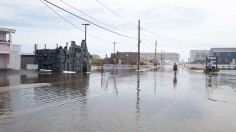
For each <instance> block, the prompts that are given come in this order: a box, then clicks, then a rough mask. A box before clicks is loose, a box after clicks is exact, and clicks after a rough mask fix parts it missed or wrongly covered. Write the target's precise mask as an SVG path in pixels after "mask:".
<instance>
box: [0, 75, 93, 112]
mask: <svg viewBox="0 0 236 132" xmlns="http://www.w3.org/2000/svg"><path fill="white" fill-rule="evenodd" d="M1 77H2V76H1ZM2 78H3V77H2ZM5 78H8V79H9V82H10V83H9V84H10V86H11V85H19V84H29V83H50V84H51V86H37V87H32V88H27V85H25V87H22V88H21V89H18V90H11V91H4V92H0V115H5V114H9V113H11V112H17V111H18V112H19V111H24V110H27V109H32V108H35V107H41V106H45V105H47V104H51V103H53V105H55V106H56V104H57V103H58V104H63V103H66V102H73V101H74V100H76V99H79V100H78V101H80V102H81V104H82V106H83V107H82V109H81V110H82V111H86V109H87V108H86V104H87V100H86V98H87V94H88V92H89V90H88V89H89V81H90V79H89V78H90V74H80V73H78V74H77V73H76V74H60V73H53V74H30V75H17V76H5ZM1 80H2V79H1ZM13 82H14V83H13ZM1 84H3V83H1ZM4 85H5V84H4ZM54 102H55V103H54ZM83 108H84V110H83Z"/></svg>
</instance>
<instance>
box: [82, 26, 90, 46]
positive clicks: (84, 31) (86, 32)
mask: <svg viewBox="0 0 236 132" xmlns="http://www.w3.org/2000/svg"><path fill="white" fill-rule="evenodd" d="M82 25H84V27H85V30H84V32H85V43H86V44H87V41H86V35H87V26H88V25H89V24H88V23H86V24H82Z"/></svg>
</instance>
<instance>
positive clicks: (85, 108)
mask: <svg viewBox="0 0 236 132" xmlns="http://www.w3.org/2000/svg"><path fill="white" fill-rule="evenodd" d="M235 90H236V72H235V71H221V72H219V73H218V74H217V75H212V77H208V76H207V75H206V74H204V73H203V71H189V70H186V69H184V68H182V69H181V68H179V70H178V71H177V74H176V75H174V73H173V71H172V67H170V66H169V67H168V66H165V67H161V68H159V69H151V70H148V71H143V72H136V71H127V72H125V73H124V72H122V73H121V72H120V73H119V72H117V73H116V74H114V75H112V76H111V75H110V74H109V73H108V72H105V73H100V72H92V73H88V74H87V73H86V74H80V73H76V74H61V73H52V74H41V73H37V72H26V73H17V74H14V73H10V72H1V74H0V132H32V131H33V132H42V131H45V132H46V131H48V132H58V131H63V132H66V131H68V132H81V131H102V132H105V131H113V132H116V131H117V132H120V131H135V132H136V131H149V132H156V131H166V132H167V131H168V132H183V131H192V132H203V131H207V132H217V131H219V132H222V131H227V132H234V131H235V130H236V126H235V125H234V122H235V121H236V115H235V114H234V113H235V111H236V94H235Z"/></svg>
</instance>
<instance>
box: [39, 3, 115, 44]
mask: <svg viewBox="0 0 236 132" xmlns="http://www.w3.org/2000/svg"><path fill="white" fill-rule="evenodd" d="M40 1H41V2H42V3H43V4H44V5H45V6H47V7H48V8H49V9H50V10H52V11H53V12H54V13H56V14H57V15H58V16H59V17H61V18H62V19H63V20H65V21H66V22H68V23H69V24H71V25H72V26H74V27H75V28H77V29H79V30H80V31H82V32H85V31H84V30H82V29H80V28H79V27H78V26H76V25H75V24H73V23H72V22H70V21H68V20H67V19H66V18H64V17H63V16H62V15H60V14H59V13H57V12H56V11H55V10H53V9H52V8H51V7H50V6H48V5H47V4H46V3H44V2H43V1H42V0H40ZM89 35H90V36H92V37H94V38H96V39H99V40H102V41H106V42H112V41H109V40H105V39H102V38H99V37H97V36H94V35H91V34H89Z"/></svg>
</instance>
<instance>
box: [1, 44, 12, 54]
mask: <svg viewBox="0 0 236 132" xmlns="http://www.w3.org/2000/svg"><path fill="white" fill-rule="evenodd" d="M9 53H10V43H9V42H0V54H9Z"/></svg>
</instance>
